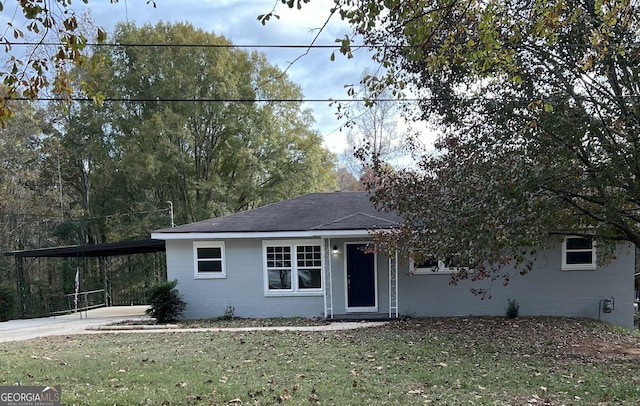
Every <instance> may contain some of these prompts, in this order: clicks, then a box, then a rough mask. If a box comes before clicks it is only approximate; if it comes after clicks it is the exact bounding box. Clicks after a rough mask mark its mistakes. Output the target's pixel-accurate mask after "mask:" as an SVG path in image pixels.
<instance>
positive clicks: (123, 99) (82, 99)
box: [9, 94, 640, 103]
mask: <svg viewBox="0 0 640 406" xmlns="http://www.w3.org/2000/svg"><path fill="white" fill-rule="evenodd" d="M612 98H615V99H621V100H623V99H637V98H640V94H629V95H620V96H612ZM553 99H554V98H553V97H549V95H546V96H538V97H534V98H520V99H519V98H510V99H494V98H489V97H485V96H475V97H421V98H400V99H396V98H385V99H365V98H353V99H344V98H336V99H334V98H319V99H317V98H316V99H212V98H191V99H186V98H168V99H167V98H160V97H156V98H151V97H150V98H129V97H105V98H104V99H102V102H122V103H351V102H363V103H364V102H371V103H383V102H398V103H405V102H470V101H475V100H484V101H486V102H495V103H504V102H520V103H530V102H531V101H532V100H547V101H553ZM9 100H16V101H34V99H30V98H28V97H13V98H11V99H9ZM35 100H38V101H58V102H65V101H77V102H95V100H94V99H93V98H89V97H68V98H65V97H38V98H37V99H35Z"/></svg>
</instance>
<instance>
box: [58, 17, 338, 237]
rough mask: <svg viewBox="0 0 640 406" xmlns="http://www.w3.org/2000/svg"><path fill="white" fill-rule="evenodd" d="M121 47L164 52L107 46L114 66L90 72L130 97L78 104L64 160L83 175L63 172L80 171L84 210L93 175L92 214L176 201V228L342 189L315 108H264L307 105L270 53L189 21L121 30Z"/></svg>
mask: <svg viewBox="0 0 640 406" xmlns="http://www.w3.org/2000/svg"><path fill="white" fill-rule="evenodd" d="M114 41H116V42H119V43H124V44H127V43H129V44H131V43H134V44H141V43H152V44H157V46H139V47H126V46H125V47H110V48H109V49H105V50H103V52H105V55H104V58H105V59H106V60H108V61H109V63H108V64H107V66H106V68H105V69H104V70H102V71H100V72H98V73H97V74H96V73H92V72H87V73H86V75H87V76H86V78H87V80H90V81H93V82H95V83H98V84H99V87H98V88H99V90H100V91H101V92H102V94H104V95H105V96H106V97H107V99H114V100H121V99H122V100H125V101H123V102H108V103H106V104H105V106H104V108H100V107H98V106H95V105H91V104H82V105H77V106H73V107H72V108H70V112H69V117H68V119H67V120H66V125H67V129H66V131H65V134H64V135H63V139H62V141H61V142H68V143H69V144H70V145H74V144H76V143H77V142H78V141H80V140H81V145H82V146H80V147H79V148H74V149H70V150H69V151H70V153H73V154H76V157H74V158H71V157H70V158H71V159H68V160H67V161H68V162H70V163H72V162H76V163H74V164H73V166H74V168H75V169H74V170H75V172H74V170H69V171H67V172H66V173H68V174H70V175H72V174H73V173H75V175H73V176H74V177H75V179H76V180H75V184H77V187H76V189H77V190H76V193H77V194H78V195H79V197H78V199H77V200H78V205H82V204H84V202H86V198H84V197H82V194H83V193H84V191H83V187H84V185H86V184H87V182H86V181H85V180H84V177H85V175H87V173H83V172H86V171H90V172H91V173H88V175H90V177H91V179H92V181H91V184H92V185H94V186H93V189H92V190H93V191H92V193H93V194H94V197H93V199H92V200H93V201H94V202H95V204H94V205H93V206H92V205H91V204H90V205H89V206H90V207H92V210H94V212H95V211H96V210H99V211H100V212H105V214H106V213H109V212H113V211H114V210H115V207H122V206H123V205H124V206H125V207H130V208H131V210H132V211H144V210H148V209H150V208H151V207H158V206H161V205H162V206H163V205H165V204H166V203H165V202H166V201H172V202H173V204H174V207H175V212H176V222H177V223H185V222H191V221H196V220H203V219H206V218H211V217H214V216H219V215H224V214H228V213H232V212H236V211H239V210H246V209H250V208H253V207H257V206H260V205H263V204H266V203H271V202H274V201H279V200H282V199H285V198H288V197H292V196H297V195H300V194H303V193H306V192H311V191H320V190H332V189H334V188H335V178H334V176H333V175H332V172H331V170H332V156H331V154H330V153H329V152H328V151H327V150H325V149H324V148H323V147H322V141H321V138H320V136H319V134H318V133H317V132H315V131H313V130H311V129H310V126H312V125H313V118H312V116H311V114H310V112H309V111H307V110H301V109H300V105H299V103H296V102H263V101H258V100H265V99H268V100H295V99H300V98H301V97H302V95H301V90H300V88H299V86H297V85H295V84H293V83H291V82H290V81H289V80H288V79H287V78H286V75H284V74H282V72H281V71H279V70H278V69H277V68H275V67H273V66H271V65H269V63H268V62H267V61H266V58H265V56H264V55H263V54H260V53H248V52H245V51H241V50H237V49H233V48H231V47H228V45H231V43H230V42H229V41H228V40H227V39H226V38H224V37H222V36H217V35H215V34H211V33H207V32H204V31H202V30H197V29H194V28H193V27H192V26H191V25H189V24H176V25H172V24H164V23H159V24H157V25H156V26H151V25H145V26H142V27H136V26H135V25H132V24H120V25H119V26H118V27H117V29H116V32H115V34H114ZM192 44H200V45H201V46H192ZM211 45H213V46H211ZM216 45H223V46H222V47H216ZM159 98H160V99H163V100H164V101H156V100H157V99H159ZM131 99H135V100H131ZM148 230H149V229H148V228H147V232H148Z"/></svg>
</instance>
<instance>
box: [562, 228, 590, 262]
mask: <svg viewBox="0 0 640 406" xmlns="http://www.w3.org/2000/svg"><path fill="white" fill-rule="evenodd" d="M569 238H587V237H583V236H579V235H568V236H566V237H564V239H563V240H562V270H563V271H594V270H595V269H596V268H597V250H596V242H595V241H593V239H592V240H591V249H578V250H567V240H568V239H569ZM568 251H571V252H588V251H591V252H593V255H591V263H590V264H567V252H568Z"/></svg>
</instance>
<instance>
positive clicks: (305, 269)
mask: <svg viewBox="0 0 640 406" xmlns="http://www.w3.org/2000/svg"><path fill="white" fill-rule="evenodd" d="M399 221H400V218H399V217H398V216H396V215H395V214H393V213H385V212H380V211H378V210H376V209H375V208H374V207H373V206H372V204H371V202H370V200H369V197H368V195H367V194H366V193H364V192H335V193H313V194H308V195H305V196H301V197H298V198H294V199H290V200H286V201H283V202H279V203H274V204H270V205H267V206H263V207H259V208H257V209H254V210H249V211H245V212H240V213H236V214H232V215H229V216H224V217H219V218H214V219H211V220H206V221H200V222H197V223H193V224H187V225H183V226H178V227H173V228H166V229H162V230H156V231H154V232H152V235H151V236H152V238H155V239H160V240H165V242H166V258H167V277H168V279H169V280H174V279H177V280H178V289H179V290H180V292H181V293H182V294H183V297H184V299H185V301H186V302H187V308H186V311H185V313H184V316H185V317H186V318H214V317H219V316H222V315H223V314H224V313H225V310H226V309H227V308H229V309H231V308H233V312H234V315H235V316H237V317H292V316H303V317H325V318H328V319H334V318H335V319H338V318H344V317H353V318H357V317H365V316H367V315H369V316H371V317H375V316H378V317H380V316H383V315H385V316H386V317H390V318H395V317H399V316H414V317H418V316H420V317H430V316H472V315H477V316H482V315H494V316H502V315H504V314H505V309H506V307H507V304H508V303H507V302H508V300H509V299H513V300H516V301H517V303H518V304H519V306H520V315H549V316H570V317H587V318H593V319H601V320H605V321H608V322H611V323H613V324H616V325H620V326H623V327H627V328H632V327H633V302H634V265H635V246H633V245H632V244H628V243H623V244H620V245H619V247H618V248H617V250H616V253H615V258H614V259H613V260H611V261H610V262H609V263H608V264H607V265H606V266H599V265H597V263H596V256H597V248H596V246H595V245H594V244H593V243H592V241H591V240H590V239H586V238H582V237H566V238H564V241H563V242H562V243H560V244H558V246H557V247H555V248H554V249H550V250H548V251H546V252H544V255H540V256H539V259H538V261H537V262H536V264H535V266H534V267H533V270H532V271H531V272H530V273H528V274H527V275H524V276H521V277H520V276H519V277H517V278H512V279H511V281H510V283H509V284H508V285H507V286H503V284H502V283H501V282H500V281H497V282H494V283H493V285H492V286H490V285H489V284H490V283H491V282H490V281H488V280H482V281H476V282H473V281H471V280H463V281H461V282H459V283H458V284H457V285H455V286H454V285H451V284H450V283H449V282H450V276H451V275H450V273H451V272H453V270H450V269H447V267H446V264H443V263H442V262H440V264H439V265H438V264H437V262H438V261H431V262H432V263H428V262H427V263H424V264H421V265H417V266H416V265H415V264H413V263H411V261H403V260H402V259H399V258H395V257H393V258H388V257H386V256H384V255H383V254H381V253H372V252H370V250H365V249H364V248H365V247H367V245H368V244H370V243H371V241H372V238H371V235H370V231H371V230H375V229H384V228H391V227H395V226H397V225H398V224H399V223H398V222H399ZM487 287H490V288H491V298H490V299H481V298H480V297H478V296H477V295H474V294H472V293H471V292H470V289H471V288H487Z"/></svg>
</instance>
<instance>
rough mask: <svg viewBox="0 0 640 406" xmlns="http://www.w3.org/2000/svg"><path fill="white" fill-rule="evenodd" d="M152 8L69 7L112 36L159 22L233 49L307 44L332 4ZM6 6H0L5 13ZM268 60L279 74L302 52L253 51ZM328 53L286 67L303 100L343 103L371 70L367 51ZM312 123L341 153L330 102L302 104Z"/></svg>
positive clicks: (329, 33) (187, 1)
mask: <svg viewBox="0 0 640 406" xmlns="http://www.w3.org/2000/svg"><path fill="white" fill-rule="evenodd" d="M155 3H156V7H155V8H154V7H153V6H152V5H151V4H146V0H119V2H118V3H115V4H111V3H110V2H108V1H107V0H89V2H88V4H87V5H84V4H83V2H81V1H75V2H73V3H72V5H71V7H72V8H73V9H74V10H75V11H76V12H81V11H83V10H90V12H91V15H92V17H93V19H94V21H95V23H96V24H97V25H98V26H101V27H103V28H105V29H106V30H107V32H108V33H112V32H113V28H114V26H115V25H116V23H118V22H122V21H128V22H133V23H136V24H137V25H138V26H140V25H143V24H146V23H151V24H155V23H157V22H159V21H163V22H188V23H191V24H192V25H193V26H194V27H196V28H201V29H203V30H205V31H207V32H214V33H215V34H217V35H224V36H225V37H227V38H228V39H229V40H231V42H233V43H234V44H236V45H251V46H260V45H308V44H311V42H312V41H313V39H314V37H315V36H316V35H317V34H318V29H319V28H320V27H322V26H323V25H324V24H325V22H326V21H327V18H328V17H329V16H330V8H331V6H332V4H333V1H332V0H311V2H310V3H307V4H304V5H303V7H302V10H297V9H295V8H294V9H289V8H288V7H287V6H286V5H284V4H282V3H281V2H280V1H279V0H155ZM274 6H276V10H275V14H278V15H279V16H280V18H279V19H277V18H272V19H271V20H270V21H269V22H267V24H266V25H262V24H261V23H260V22H259V21H258V19H257V16H258V15H260V14H265V13H268V12H270V11H271V10H272V9H273V8H274ZM7 8H8V6H5V10H6V9H7ZM349 32H350V31H349V27H348V26H347V25H346V24H345V23H344V22H342V21H341V20H340V18H339V16H338V15H334V16H333V17H332V18H331V19H330V21H329V23H328V24H327V25H326V27H325V28H324V29H323V30H322V32H321V33H320V36H319V38H318V39H317V40H316V44H317V45H334V44H335V40H336V39H337V38H341V37H343V36H344V35H345V34H348V33H349ZM256 50H258V51H260V52H263V53H265V54H266V55H267V58H268V60H269V62H270V63H271V64H272V65H275V66H277V67H278V68H280V69H281V70H284V69H285V68H287V67H289V65H290V63H291V62H292V61H294V60H295V59H296V58H298V57H300V56H301V55H302V54H303V53H305V52H306V50H305V49H302V48H294V49H282V48H275V49H274V48H259V47H258V48H256ZM331 51H332V50H331V49H326V48H324V49H322V48H321V49H311V50H309V53H308V55H305V56H303V57H301V58H300V59H298V60H297V61H296V62H295V63H294V64H293V65H292V66H291V67H289V68H288V70H287V74H288V75H289V78H290V79H291V80H292V81H293V82H294V83H297V84H298V85H300V86H301V87H302V91H303V93H304V96H305V99H329V98H333V99H344V98H347V94H346V89H345V88H344V86H345V85H346V84H357V83H358V81H359V78H360V76H361V75H362V72H363V71H364V69H365V68H366V67H367V66H373V62H372V61H371V59H370V55H369V54H367V51H365V50H361V51H358V52H356V53H355V54H354V58H353V59H349V60H348V59H347V58H345V57H343V56H342V55H340V54H339V53H338V52H336V59H335V61H333V62H332V61H331V60H330V54H331ZM304 107H305V108H311V109H312V110H313V112H314V116H315V118H316V124H315V126H314V128H315V129H316V130H318V131H319V132H320V134H321V135H322V136H323V138H324V140H325V146H326V147H327V148H328V149H329V150H330V151H332V152H334V153H337V152H341V151H342V150H343V149H344V148H345V146H346V134H345V132H344V131H340V130H339V129H340V127H341V125H342V124H343V123H344V122H342V121H339V120H338V119H337V117H336V114H335V113H336V108H335V106H333V107H330V106H329V103H326V102H323V103H305V104H304Z"/></svg>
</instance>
